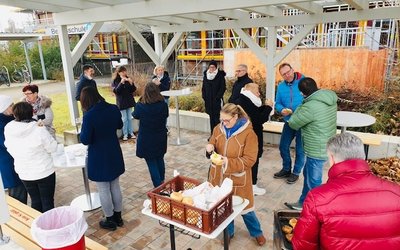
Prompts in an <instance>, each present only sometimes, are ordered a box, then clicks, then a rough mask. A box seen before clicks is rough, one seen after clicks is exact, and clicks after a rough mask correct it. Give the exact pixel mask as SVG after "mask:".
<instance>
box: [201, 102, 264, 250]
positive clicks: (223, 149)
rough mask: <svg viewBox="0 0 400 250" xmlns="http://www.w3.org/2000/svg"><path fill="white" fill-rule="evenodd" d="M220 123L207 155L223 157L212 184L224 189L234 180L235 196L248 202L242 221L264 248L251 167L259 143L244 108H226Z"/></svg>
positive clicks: (213, 171) (231, 229)
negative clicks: (255, 204) (222, 186)
mask: <svg viewBox="0 0 400 250" xmlns="http://www.w3.org/2000/svg"><path fill="white" fill-rule="evenodd" d="M220 118H221V123H220V124H219V125H218V126H216V127H215V128H214V130H213V133H212V136H211V138H210V141H209V144H208V145H207V146H206V151H207V154H208V155H210V154H211V153H212V152H216V153H218V154H220V155H222V156H223V164H222V165H217V166H216V165H211V169H210V174H209V181H210V182H211V183H212V184H213V185H221V183H222V181H223V179H225V178H230V179H232V180H233V192H234V195H238V196H240V197H242V198H245V199H248V200H249V205H247V207H246V208H245V209H244V210H243V212H242V217H243V220H244V223H245V225H246V227H247V229H248V230H249V233H250V236H251V237H254V238H255V239H256V240H257V243H258V244H259V245H260V246H262V245H264V244H265V242H266V239H265V237H264V235H263V232H262V230H261V225H260V222H259V221H258V219H257V216H256V214H255V212H254V198H253V186H252V178H251V167H252V166H253V165H254V163H255V162H256V159H257V152H258V140H257V136H256V134H255V133H254V131H253V127H252V125H251V122H250V120H249V118H248V116H247V114H246V112H244V110H243V109H242V107H240V106H239V105H235V104H232V103H228V104H226V105H225V106H224V107H223V108H222V110H221V113H220ZM228 232H229V236H230V238H232V237H233V235H234V223H233V222H232V223H231V224H229V226H228Z"/></svg>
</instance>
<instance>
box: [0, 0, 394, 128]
mask: <svg viewBox="0 0 400 250" xmlns="http://www.w3.org/2000/svg"><path fill="white" fill-rule="evenodd" d="M0 4H2V5H9V6H13V7H20V8H24V9H33V10H42V11H49V12H53V13H54V14H53V19H54V24H55V25H57V26H58V34H59V42H60V49H61V57H62V60H63V69H64V76H65V81H66V83H67V84H66V88H67V96H68V100H69V105H70V114H71V123H72V124H75V118H76V117H78V116H79V112H78V106H77V104H76V101H75V100H74V96H75V83H74V76H73V66H74V65H75V64H76V62H77V61H78V60H79V59H80V57H81V55H82V54H83V53H84V51H85V50H86V48H87V46H88V45H89V44H90V41H91V40H92V39H93V38H94V37H95V35H96V33H97V32H98V31H99V30H100V28H101V27H102V25H103V23H105V22H108V21H121V22H122V24H123V25H124V26H125V27H126V29H127V30H128V32H129V33H130V34H131V35H132V36H133V38H134V39H135V40H136V42H138V44H139V45H140V46H141V47H142V48H143V50H144V51H145V52H146V53H147V55H148V56H149V57H150V58H151V60H152V61H153V62H154V63H155V64H156V65H160V64H164V63H165V62H166V61H167V60H168V58H169V56H170V55H171V53H172V52H173V51H174V49H175V47H176V46H177V45H178V44H179V42H180V40H181V38H182V37H183V33H185V32H191V31H200V30H222V29H232V30H233V31H234V32H235V33H236V34H237V35H238V36H240V37H241V38H242V40H243V41H244V43H246V44H247V46H248V47H249V48H250V49H251V50H252V51H253V53H254V54H255V55H256V56H257V57H258V58H259V59H260V61H261V62H262V63H264V64H265V65H266V68H267V79H266V80H267V85H266V93H267V97H268V98H270V99H274V97H275V73H274V72H275V67H276V65H277V64H279V63H280V62H281V61H282V60H283V59H284V58H285V57H286V56H287V55H288V54H289V52H290V51H291V50H292V49H294V48H295V47H296V46H297V44H298V43H299V42H301V41H302V39H303V38H304V37H305V36H306V35H307V34H308V33H309V32H310V31H311V30H313V29H314V28H315V26H316V25H317V24H320V23H328V22H345V21H359V20H374V19H400V4H399V0H385V1H368V0H319V1H313V0H303V1H301V0H300V1H299V0H217V1H215V0H113V1H110V0H66V1H65V0H60V1H54V0H15V1H9V0H0ZM338 5H339V6H343V7H344V8H342V7H340V8H336V10H335V11H328V10H327V6H338ZM376 7H378V8H376ZM285 12H286V13H285ZM290 13H292V14H294V15H288V14H290ZM85 23H93V25H92V26H91V28H90V29H89V30H88V31H86V33H85V34H84V35H83V36H82V38H81V39H80V41H79V42H78V44H77V45H76V46H75V47H74V49H73V51H72V52H71V51H70V44H69V38H68V32H67V26H68V25H74V24H85ZM143 24H144V25H148V26H150V27H151V30H152V32H153V34H154V46H151V45H150V44H149V43H148V42H147V41H146V39H145V38H144V37H143V36H142V34H141V32H140V30H139V29H138V26H139V25H143ZM286 25H297V26H302V27H299V32H298V33H297V34H295V35H294V36H293V37H292V38H291V40H290V41H289V42H288V43H287V44H286V46H285V47H284V48H283V49H280V50H279V51H278V50H277V48H276V39H277V28H278V27H279V26H286ZM255 27H266V28H267V30H268V35H267V49H266V48H261V47H260V46H259V45H258V44H257V43H256V42H255V41H254V39H253V38H252V37H250V36H249V34H248V32H246V31H244V30H243V28H255ZM162 33H174V36H173V38H172V39H171V40H170V41H169V42H168V45H167V46H166V47H165V48H164V46H163V42H162ZM153 48H154V49H153Z"/></svg>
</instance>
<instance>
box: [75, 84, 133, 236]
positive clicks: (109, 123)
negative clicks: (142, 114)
mask: <svg viewBox="0 0 400 250" xmlns="http://www.w3.org/2000/svg"><path fill="white" fill-rule="evenodd" d="M80 102H81V105H82V110H83V111H84V115H83V122H82V131H81V134H80V139H81V142H82V143H83V144H85V145H88V159H87V170H88V177H89V179H90V180H91V181H94V182H96V186H97V190H98V192H99V196H100V203H101V206H102V209H103V212H104V215H105V217H106V218H105V219H103V220H102V221H100V227H102V228H105V229H109V230H115V229H116V228H117V226H122V225H123V221H122V218H121V211H122V193H121V188H120V185H119V176H120V175H121V174H123V173H124V172H125V165H124V159H123V156H122V150H121V147H120V145H119V141H118V137H117V129H121V128H122V125H123V123H122V119H121V113H120V112H119V109H118V107H117V106H116V105H113V104H109V103H107V102H105V100H104V98H103V97H102V96H101V95H100V94H99V92H98V91H97V89H96V88H93V87H85V88H84V89H83V90H82V92H81V97H80Z"/></svg>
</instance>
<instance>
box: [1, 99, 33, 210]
mask: <svg viewBox="0 0 400 250" xmlns="http://www.w3.org/2000/svg"><path fill="white" fill-rule="evenodd" d="M12 107H13V100H12V98H11V97H9V96H5V95H0V172H1V178H2V180H3V186H4V188H8V194H9V195H10V196H11V197H13V198H15V199H17V200H19V201H20V202H22V203H24V204H26V203H27V198H28V195H27V192H26V189H25V186H24V184H22V182H21V180H20V179H19V177H18V175H17V173H16V172H15V170H14V159H13V158H12V156H11V155H10V154H9V153H8V151H7V149H6V147H5V146H4V127H5V126H6V125H7V123H9V122H11V121H12V120H14V116H13V114H12Z"/></svg>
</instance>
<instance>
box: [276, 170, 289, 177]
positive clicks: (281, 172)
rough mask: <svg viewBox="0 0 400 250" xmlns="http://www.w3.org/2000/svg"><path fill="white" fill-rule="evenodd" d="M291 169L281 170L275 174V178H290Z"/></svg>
mask: <svg viewBox="0 0 400 250" xmlns="http://www.w3.org/2000/svg"><path fill="white" fill-rule="evenodd" d="M290 174H291V173H290V171H286V170H283V169H282V170H281V171H279V172H277V173H275V174H274V178H275V179H284V178H288V177H289V176H290Z"/></svg>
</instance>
